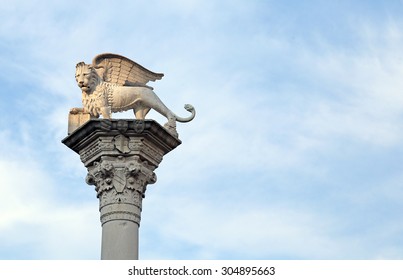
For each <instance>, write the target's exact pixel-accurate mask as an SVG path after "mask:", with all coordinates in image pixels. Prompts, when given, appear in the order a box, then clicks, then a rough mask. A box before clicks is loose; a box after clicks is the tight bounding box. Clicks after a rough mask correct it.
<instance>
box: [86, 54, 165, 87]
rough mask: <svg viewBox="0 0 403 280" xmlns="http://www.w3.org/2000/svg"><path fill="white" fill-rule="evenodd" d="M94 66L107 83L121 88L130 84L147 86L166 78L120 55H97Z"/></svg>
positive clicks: (93, 61) (93, 62)
mask: <svg viewBox="0 0 403 280" xmlns="http://www.w3.org/2000/svg"><path fill="white" fill-rule="evenodd" d="M92 65H93V66H94V67H95V69H96V70H97V73H98V75H99V76H100V77H103V80H104V81H105V82H110V83H114V84H118V85H121V86H123V85H128V84H140V85H145V84H147V83H148V82H149V81H153V82H154V81H156V80H160V79H162V77H163V76H164V74H162V73H154V72H152V71H150V70H148V69H146V68H144V67H143V66H141V65H140V64H137V63H136V62H134V61H132V60H130V59H128V58H127V57H124V56H121V55H118V54H111V53H105V54H100V55H97V56H96V57H95V58H94V59H93V60H92ZM101 73H102V74H101Z"/></svg>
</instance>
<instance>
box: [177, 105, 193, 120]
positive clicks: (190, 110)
mask: <svg viewBox="0 0 403 280" xmlns="http://www.w3.org/2000/svg"><path fill="white" fill-rule="evenodd" d="M185 109H186V111H188V112H190V113H192V114H191V115H190V116H189V117H187V118H181V117H178V116H177V115H175V118H176V120H177V121H178V122H190V121H191V120H193V119H194V117H195V116H196V110H195V108H194V107H193V106H192V105H190V104H185Z"/></svg>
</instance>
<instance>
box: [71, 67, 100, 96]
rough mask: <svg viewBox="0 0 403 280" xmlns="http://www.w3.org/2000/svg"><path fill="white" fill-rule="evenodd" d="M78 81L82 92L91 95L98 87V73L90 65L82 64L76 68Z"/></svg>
mask: <svg viewBox="0 0 403 280" xmlns="http://www.w3.org/2000/svg"><path fill="white" fill-rule="evenodd" d="M76 81H77V85H78V87H79V88H81V90H82V91H84V92H86V93H91V92H92V91H93V90H94V89H95V87H96V85H97V77H96V73H95V71H94V70H93V69H92V68H91V67H90V66H89V65H88V64H85V63H82V62H80V63H79V64H77V67H76Z"/></svg>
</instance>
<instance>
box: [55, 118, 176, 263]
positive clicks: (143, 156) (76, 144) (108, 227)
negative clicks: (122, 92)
mask: <svg viewBox="0 0 403 280" xmlns="http://www.w3.org/2000/svg"><path fill="white" fill-rule="evenodd" d="M62 142H63V143H64V144H65V145H66V146H68V147H69V148H70V149H72V150H73V151H75V152H76V153H78V154H79V155H80V159H81V161H82V162H83V164H84V166H85V167H86V168H87V170H88V174H87V177H86V182H87V183H88V184H89V185H94V186H95V191H96V192H97V197H98V199H99V212H100V219H101V225H102V245H101V246H102V247H101V259H103V260H136V259H138V231H139V226H140V220H141V210H142V200H143V198H144V196H145V192H146V188H147V185H148V184H153V183H155V182H156V180H157V178H156V175H155V173H154V170H155V169H156V168H157V167H158V165H159V164H160V163H161V161H162V159H163V156H164V155H165V154H167V153H168V152H170V151H172V150H173V149H175V148H176V147H177V146H178V145H180V144H181V141H180V140H179V139H178V138H176V137H174V136H173V135H171V134H170V133H169V132H168V131H167V130H165V129H164V128H163V127H162V126H161V125H159V124H158V123H157V122H155V121H153V120H107V119H92V120H90V121H88V122H87V123H85V124H84V125H83V126H81V127H79V128H77V129H76V130H75V131H73V132H72V133H71V134H70V135H69V136H67V137H66V138H65V139H63V141H62Z"/></svg>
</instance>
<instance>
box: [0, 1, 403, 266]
mask: <svg viewBox="0 0 403 280" xmlns="http://www.w3.org/2000/svg"><path fill="white" fill-rule="evenodd" d="M328 2H330V1H263V0H262V1H258V0H255V1H209V0H203V1H197V0H194V1H188V0H187V1H180V0H172V1H115V2H113V3H112V2H111V1H85V2H83V1H71V0H70V1H22V0H21V1H18V0H17V1H0V6H1V9H0V18H1V19H2V20H1V22H2V24H1V25H0V62H1V65H2V66H3V71H0V84H1V85H2V90H1V97H2V102H0V110H1V112H2V117H1V118H0V178H1V181H2V183H1V186H0V190H1V194H2V195H1V196H0V212H1V213H2V214H1V215H0V259H99V257H100V238H101V225H100V223H99V212H98V201H97V199H96V194H95V191H94V190H93V187H92V186H88V185H86V184H85V180H84V178H85V175H86V171H85V168H84V166H83V165H82V163H81V162H80V160H79V157H78V156H77V155H76V154H75V153H73V152H72V151H70V150H69V149H68V148H67V147H65V146H64V145H63V144H61V140H62V139H63V138H64V137H65V136H66V134H67V114H68V111H69V109H70V108H72V107H77V106H80V104H81V92H80V90H79V88H78V87H77V86H76V84H75V80H74V71H75V65H76V63H77V62H79V61H85V62H87V63H90V62H91V60H92V58H93V57H94V56H95V55H97V54H99V53H103V52H112V53H117V54H121V55H124V56H127V57H129V58H131V59H133V60H134V61H136V62H138V63H140V64H142V65H143V66H145V67H146V68H148V69H151V70H153V71H155V72H162V73H164V74H165V76H164V78H163V79H162V80H161V81H158V82H156V83H153V84H152V86H153V87H154V88H155V91H156V93H157V94H158V95H159V96H160V98H161V99H162V100H163V101H164V102H165V103H166V104H167V105H168V106H169V107H170V108H171V109H172V110H173V111H174V112H176V113H177V114H178V115H186V111H184V109H183V104H185V103H191V104H193V105H194V106H195V107H196V110H197V117H196V118H195V120H194V121H192V122H191V123H188V124H178V131H179V135H180V138H181V140H182V141H183V144H182V145H181V146H179V147H178V148H177V149H176V150H174V151H173V152H171V153H170V154H168V155H166V156H165V157H164V160H163V162H162V164H161V165H160V167H159V168H158V169H157V170H156V173H157V176H158V181H157V183H156V184H154V185H151V186H149V188H148V190H147V193H146V198H145V200H144V201H143V203H144V204H143V213H142V222H141V227H140V258H141V259H402V258H403V218H402V216H401V213H402V211H403V186H402V182H403V175H402V174H403V173H402V169H403V160H402V156H403V145H402V143H403V79H402V77H403V53H402V50H403V31H402V30H403V19H402V17H401V14H402V13H403V1H332V3H328ZM114 116H115V117H122V118H123V117H125V118H126V117H132V115H131V114H130V113H122V114H115V115H114ZM148 117H149V118H154V119H156V120H157V121H159V122H160V123H163V122H164V121H165V120H164V118H163V117H161V116H159V115H158V114H157V113H155V112H151V113H150V114H149V115H148Z"/></svg>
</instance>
